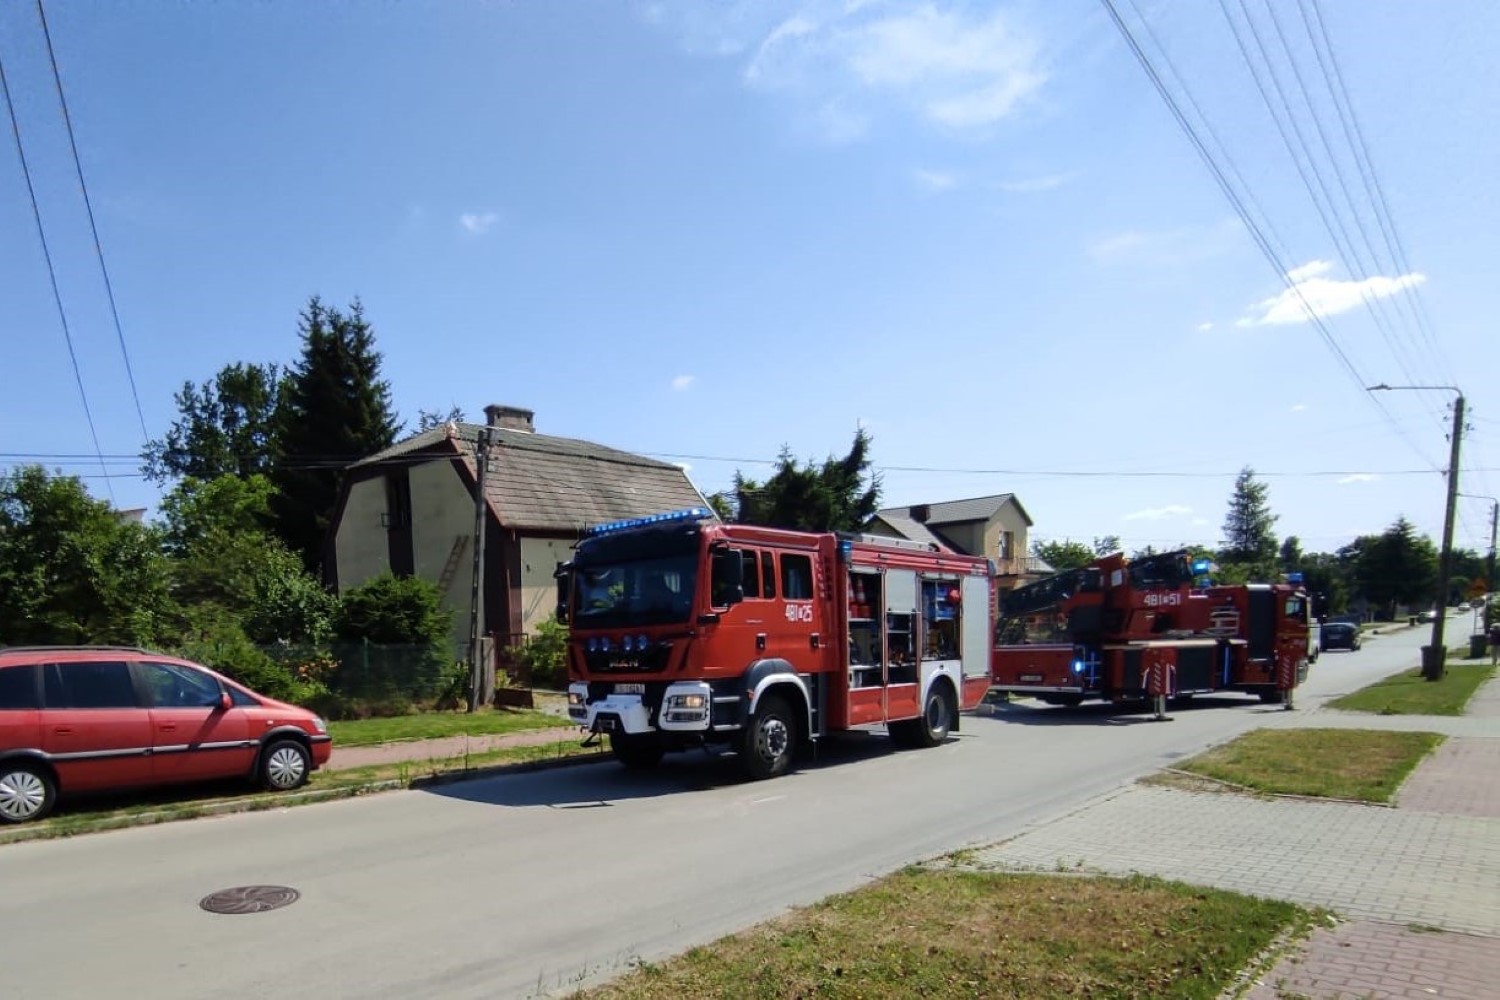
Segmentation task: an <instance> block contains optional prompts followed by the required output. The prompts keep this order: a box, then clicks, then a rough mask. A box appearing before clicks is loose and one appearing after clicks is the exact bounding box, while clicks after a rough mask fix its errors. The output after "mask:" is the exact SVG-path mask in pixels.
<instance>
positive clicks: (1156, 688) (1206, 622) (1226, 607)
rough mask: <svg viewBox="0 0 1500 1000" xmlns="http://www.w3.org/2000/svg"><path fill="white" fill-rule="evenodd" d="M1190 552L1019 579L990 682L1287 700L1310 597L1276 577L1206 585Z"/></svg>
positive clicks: (1058, 697)
mask: <svg viewBox="0 0 1500 1000" xmlns="http://www.w3.org/2000/svg"><path fill="white" fill-rule="evenodd" d="M1211 570H1212V566H1211V565H1210V564H1209V563H1208V562H1207V561H1206V560H1197V561H1195V560H1194V559H1193V557H1192V556H1191V554H1189V553H1188V552H1185V551H1183V552H1170V553H1165V554H1161V555H1153V556H1147V557H1144V558H1140V559H1131V560H1127V559H1126V558H1125V557H1124V555H1123V554H1121V553H1115V554H1113V555H1109V556H1105V557H1103V558H1101V559H1099V560H1098V561H1096V562H1094V563H1093V564H1091V565H1089V566H1085V567H1082V568H1080V569H1075V570H1069V571H1067V572H1063V573H1058V574H1056V575H1055V576H1052V577H1048V578H1046V579H1044V580H1039V581H1037V582H1036V583H1033V584H1029V585H1027V586H1024V587H1019V588H1017V589H1015V590H1013V591H1011V592H1009V593H1008V594H1006V595H1004V596H1003V598H1002V600H1001V602H1000V624H999V627H998V629H997V631H996V639H997V641H996V645H995V650H994V661H993V666H994V670H993V678H994V684H995V687H996V689H998V690H1000V691H1004V692H1008V693H1012V694H1021V695H1030V696H1035V697H1037V698H1039V699H1041V700H1042V701H1044V702H1048V703H1051V704H1054V705H1076V704H1079V703H1081V702H1083V701H1084V700H1086V699H1103V700H1106V701H1113V702H1124V701H1134V700H1140V699H1149V700H1150V701H1151V702H1152V705H1153V707H1154V709H1155V711H1156V715H1157V717H1158V718H1164V717H1165V715H1166V704H1167V700H1168V699H1170V698H1178V697H1187V696H1191V695H1195V694H1206V693H1211V692H1220V691H1241V692H1246V693H1251V694H1256V695H1259V696H1260V698H1261V700H1262V701H1264V702H1268V703H1273V704H1285V705H1286V707H1288V708H1290V707H1291V706H1292V692H1293V690H1294V689H1295V688H1296V686H1297V684H1298V683H1300V681H1301V680H1302V679H1303V678H1304V677H1305V675H1306V672H1307V661H1308V627H1309V618H1308V610H1309V605H1308V599H1307V594H1306V593H1305V592H1304V591H1303V590H1302V589H1301V587H1299V586H1295V585H1292V584H1285V583H1277V584H1246V585H1243V586H1213V585H1211V584H1209V583H1208V582H1207V580H1206V574H1207V573H1209V572H1210V571H1211Z"/></svg>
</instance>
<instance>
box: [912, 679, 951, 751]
mask: <svg viewBox="0 0 1500 1000" xmlns="http://www.w3.org/2000/svg"><path fill="white" fill-rule="evenodd" d="M953 715H954V708H953V691H952V689H951V688H949V687H948V686H947V685H945V684H941V683H939V684H934V685H933V686H932V687H931V688H930V689H929V690H928V692H927V702H926V704H924V705H923V706H922V717H921V718H920V719H916V720H914V721H915V723H916V724H915V725H913V726H912V728H911V736H910V745H911V746H916V747H923V748H926V747H935V746H937V745H938V744H940V743H942V742H944V741H945V740H947V739H948V733H949V732H951V731H952V729H953Z"/></svg>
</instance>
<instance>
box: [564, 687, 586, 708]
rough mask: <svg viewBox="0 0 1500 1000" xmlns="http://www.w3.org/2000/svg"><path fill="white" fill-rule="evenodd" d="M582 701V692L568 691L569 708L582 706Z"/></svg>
mask: <svg viewBox="0 0 1500 1000" xmlns="http://www.w3.org/2000/svg"><path fill="white" fill-rule="evenodd" d="M583 703H584V702H583V694H582V692H579V691H569V692H568V707H569V708H582V707H583Z"/></svg>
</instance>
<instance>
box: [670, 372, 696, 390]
mask: <svg viewBox="0 0 1500 1000" xmlns="http://www.w3.org/2000/svg"><path fill="white" fill-rule="evenodd" d="M697 380H698V377H697V376H696V375H678V376H677V377H676V378H674V379H673V380H672V388H673V389H676V390H677V391H678V392H682V391H683V390H685V389H687V388H688V387H689V386H691V385H692V384H693V383H694V382H696V381H697Z"/></svg>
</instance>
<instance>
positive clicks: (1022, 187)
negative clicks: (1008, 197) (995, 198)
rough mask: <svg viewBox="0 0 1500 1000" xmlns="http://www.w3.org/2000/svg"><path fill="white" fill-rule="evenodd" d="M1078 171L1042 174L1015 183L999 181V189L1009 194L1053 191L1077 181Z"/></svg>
mask: <svg viewBox="0 0 1500 1000" xmlns="http://www.w3.org/2000/svg"><path fill="white" fill-rule="evenodd" d="M1079 173H1080V172H1079V171H1077V170H1070V171H1068V172H1067V173H1062V174H1043V175H1042V176H1040V177H1023V178H1022V179H1020V180H1016V181H1001V182H1000V183H999V185H998V186H999V188H1000V190H1001V191H1005V192H1007V193H1009V194H1036V193H1037V192H1040V191H1055V190H1056V189H1057V188H1060V187H1062V186H1063V185H1064V184H1067V183H1069V182H1071V181H1074V180H1077V179H1078V176H1079Z"/></svg>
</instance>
